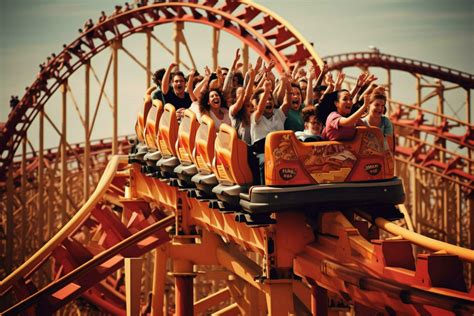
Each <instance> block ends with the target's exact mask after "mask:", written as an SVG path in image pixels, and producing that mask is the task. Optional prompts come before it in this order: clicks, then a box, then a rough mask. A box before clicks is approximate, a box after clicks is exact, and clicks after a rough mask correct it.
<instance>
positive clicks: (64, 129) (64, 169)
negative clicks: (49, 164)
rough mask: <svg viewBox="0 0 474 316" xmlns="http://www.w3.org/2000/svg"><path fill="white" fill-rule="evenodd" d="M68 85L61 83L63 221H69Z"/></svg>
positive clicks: (64, 222)
mask: <svg viewBox="0 0 474 316" xmlns="http://www.w3.org/2000/svg"><path fill="white" fill-rule="evenodd" d="M67 86H68V83H67V81H65V82H64V83H63V84H62V85H61V93H62V121H61V204H60V207H61V222H62V224H63V225H64V224H66V222H67V217H68V215H67V176H68V173H67V90H68V89H67Z"/></svg>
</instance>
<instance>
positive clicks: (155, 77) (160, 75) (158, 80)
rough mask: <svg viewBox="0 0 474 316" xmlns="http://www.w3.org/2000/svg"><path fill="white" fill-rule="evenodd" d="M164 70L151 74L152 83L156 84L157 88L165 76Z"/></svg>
mask: <svg viewBox="0 0 474 316" xmlns="http://www.w3.org/2000/svg"><path fill="white" fill-rule="evenodd" d="M165 72H166V70H165V68H160V69H158V70H157V71H155V72H154V73H153V78H152V80H153V83H154V84H156V85H157V86H160V85H161V81H162V80H163V77H164V75H165Z"/></svg>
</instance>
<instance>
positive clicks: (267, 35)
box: [0, 1, 322, 176]
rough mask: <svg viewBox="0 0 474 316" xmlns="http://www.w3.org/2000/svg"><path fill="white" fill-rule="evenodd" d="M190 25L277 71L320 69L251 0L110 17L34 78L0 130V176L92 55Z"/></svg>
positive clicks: (166, 6)
mask: <svg viewBox="0 0 474 316" xmlns="http://www.w3.org/2000/svg"><path fill="white" fill-rule="evenodd" d="M176 22H192V23H201V24H206V25H209V26H211V27H214V28H217V29H222V30H224V31H226V32H228V33H230V34H232V35H233V36H235V37H236V38H238V39H239V40H241V41H242V42H243V43H246V44H247V45H249V46H250V47H251V48H252V49H254V50H255V51H256V52H257V53H258V54H259V55H261V56H262V57H263V58H264V59H265V60H266V61H270V60H273V61H275V64H276V69H277V70H278V71H280V72H281V71H283V70H285V69H287V68H288V66H289V65H291V64H293V63H296V62H298V61H299V60H303V59H310V60H311V61H312V62H313V63H318V64H321V63H322V62H321V60H320V59H319V57H318V56H317V55H316V53H315V52H314V50H313V48H312V47H311V45H310V44H309V43H308V42H307V41H306V40H305V39H304V38H303V37H302V36H301V35H300V34H299V33H298V32H297V31H296V30H295V29H294V28H292V27H291V26H290V25H289V24H288V23H286V22H285V21H284V20H283V19H281V18H280V17H279V16H277V15H276V14H274V13H273V12H271V11H269V10H268V9H266V8H264V7H262V6H260V5H258V4H255V3H253V2H251V1H232V2H228V1H226V2H224V3H220V2H218V1H202V2H190V3H188V2H171V3H157V4H153V5H148V6H143V7H139V8H136V9H133V10H129V11H125V12H122V11H119V12H114V13H113V14H112V15H111V16H110V17H109V18H108V19H106V20H104V21H101V22H99V23H98V24H96V25H94V26H92V27H91V28H89V29H87V30H85V32H83V33H82V35H81V36H80V37H79V38H77V39H75V40H74V41H73V42H72V43H70V44H69V45H67V47H65V48H64V50H63V51H62V52H60V53H59V54H57V57H56V58H54V59H52V60H51V61H50V62H49V63H48V64H47V65H46V66H45V67H44V69H43V70H42V71H41V72H40V73H39V74H38V77H37V79H36V81H35V82H34V83H33V84H32V85H31V86H30V87H29V89H28V90H27V91H26V93H25V95H24V96H23V97H22V98H21V100H20V103H19V104H18V105H17V106H16V107H15V108H14V110H13V111H12V112H11V113H10V115H9V117H8V121H7V122H6V123H5V124H4V125H3V126H2V129H1V134H0V148H1V153H0V175H3V176H5V174H6V173H5V170H6V169H5V168H6V167H7V166H8V165H9V164H10V163H11V161H12V159H13V156H14V153H15V151H16V150H17V148H18V147H19V145H20V142H21V139H22V138H23V135H24V133H25V132H26V131H27V130H28V128H29V126H30V125H31V122H32V121H33V120H34V119H35V118H36V116H37V115H38V113H39V111H40V110H41V109H42V108H43V107H44V105H45V104H46V103H47V102H48V100H49V98H50V97H51V95H52V94H54V93H55V91H56V90H57V89H58V88H59V87H60V86H61V84H62V83H63V82H65V81H67V79H68V78H69V77H70V76H71V75H72V74H73V73H74V72H75V71H77V69H79V68H81V67H82V66H83V65H85V64H87V63H88V61H89V60H90V59H91V58H92V57H93V56H95V55H97V54H99V53H100V52H102V51H103V50H104V49H106V48H107V47H110V46H112V45H120V44H119V42H120V41H121V40H122V39H124V38H126V37H128V36H131V35H133V34H136V33H138V32H143V31H145V30H147V29H152V28H153V27H155V26H157V25H161V24H166V23H176Z"/></svg>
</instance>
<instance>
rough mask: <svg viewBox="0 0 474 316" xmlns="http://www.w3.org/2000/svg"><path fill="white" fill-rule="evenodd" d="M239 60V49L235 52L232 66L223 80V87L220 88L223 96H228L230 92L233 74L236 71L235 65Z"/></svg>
mask: <svg viewBox="0 0 474 316" xmlns="http://www.w3.org/2000/svg"><path fill="white" fill-rule="evenodd" d="M239 60H240V48H237V50H236V51H235V56H234V61H233V62H232V66H231V67H230V69H229V71H228V72H227V76H226V77H225V80H224V86H223V87H222V92H223V93H224V95H225V96H229V95H230V93H231V91H232V87H233V86H232V85H233V80H234V74H235V71H236V70H237V64H238V62H239Z"/></svg>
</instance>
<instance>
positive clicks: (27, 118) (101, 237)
mask: <svg viewBox="0 0 474 316" xmlns="http://www.w3.org/2000/svg"><path fill="white" fill-rule="evenodd" d="M185 22H193V23H202V24H206V25H209V26H211V27H213V30H214V32H218V31H219V30H224V31H226V32H228V33H230V34H231V35H232V36H234V37H236V38H237V39H238V40H240V41H242V42H243V43H244V45H245V46H244V51H245V50H246V49H248V47H250V48H252V49H253V50H254V51H255V52H257V54H258V55H260V56H262V57H263V58H264V59H265V60H266V61H271V60H272V61H274V62H275V64H276V65H277V66H276V70H277V71H279V72H282V71H285V70H287V69H289V68H290V67H291V66H293V65H295V64H296V63H297V62H298V61H300V60H309V61H311V62H313V63H315V64H319V65H322V63H323V61H322V59H321V58H319V57H318V56H317V54H316V53H315V52H314V49H313V48H312V47H311V45H310V44H309V43H308V42H307V41H306V40H305V39H304V38H302V36H301V35H300V34H299V33H298V32H297V31H296V30H295V29H294V28H293V27H291V25H289V24H288V23H287V22H285V21H284V20H283V19H282V18H281V17H279V16H277V15H276V14H274V13H272V12H270V11H269V10H268V9H266V8H264V7H262V6H260V5H257V4H255V3H253V2H251V1H222V2H220V1H195V2H194V1H193V2H167V3H154V4H143V5H140V6H137V7H136V8H132V9H130V10H120V11H118V10H116V11H115V12H114V13H113V14H111V15H110V16H109V17H107V19H102V20H101V21H99V22H98V23H97V24H96V25H94V26H91V27H90V28H89V29H87V30H85V31H84V33H83V34H81V36H80V37H79V38H77V39H75V40H74V41H73V42H72V43H71V44H69V45H65V47H64V50H63V51H62V52H61V53H59V54H58V55H57V57H56V59H53V60H52V61H51V62H50V63H49V64H48V65H47V67H45V68H44V69H43V70H42V71H41V72H40V74H39V75H38V78H37V79H36V81H35V82H34V83H33V84H32V85H31V86H30V88H29V89H28V90H27V92H26V94H25V95H24V96H23V98H22V99H21V101H20V103H19V104H18V106H16V107H15V108H14V109H13V110H12V112H11V113H10V115H9V118H8V121H7V122H6V123H4V124H2V126H1V131H2V132H1V135H0V147H1V151H2V154H1V156H0V170H1V175H2V183H1V186H0V190H1V192H2V201H1V204H0V205H2V228H3V234H2V236H1V237H2V245H4V249H5V252H4V253H5V256H4V258H3V262H4V264H3V265H2V266H3V268H2V269H3V271H2V274H3V276H4V278H3V279H2V281H1V283H0V293H1V295H2V303H1V310H2V314H5V315H18V314H25V315H30V314H39V315H48V314H53V313H56V312H60V313H64V314H71V313H72V311H74V310H76V311H80V312H88V313H91V314H94V313H96V314H101V313H102V314H117V315H125V314H130V315H139V314H143V315H145V314H152V315H168V314H173V313H175V314H176V315H193V314H196V315H198V314H211V313H212V314H215V315H238V314H245V315H247V314H249V315H262V314H271V315H287V314H295V315H306V314H308V315H309V314H312V315H336V314H340V313H346V314H348V313H352V314H354V313H355V314H356V315H472V314H473V313H474V290H473V288H472V280H473V273H472V264H473V263H474V251H473V250H471V249H472V248H473V242H472V238H473V237H472V236H473V234H474V229H473V227H474V226H473V225H474V219H473V215H472V214H474V213H473V212H472V189H473V188H474V183H473V181H474V176H473V172H472V170H473V160H472V150H473V148H474V133H473V125H472V124H471V123H470V117H471V113H470V92H471V90H472V89H473V88H474V78H473V75H470V74H466V73H463V72H460V71H455V70H451V69H447V68H445V67H441V66H437V65H432V64H428V63H424V62H420V61H414V60H410V59H407V58H401V57H396V56H391V55H387V54H382V53H380V52H359V53H350V54H343V55H337V56H329V57H326V58H325V59H324V60H326V61H327V62H328V64H329V68H330V69H331V70H333V71H338V70H342V69H348V68H349V67H358V68H363V69H369V67H372V68H382V69H384V70H385V71H386V72H387V83H386V84H385V85H386V87H387V90H388V95H389V97H390V95H391V93H392V88H394V87H392V83H391V72H392V71H402V72H406V73H409V74H413V75H414V78H415V80H416V88H417V89H416V93H417V95H416V99H417V100H416V102H415V103H414V104H407V103H401V102H397V101H394V100H392V99H390V105H391V106H390V108H389V111H390V117H391V119H392V121H393V122H394V125H395V127H396V137H397V139H396V148H395V151H394V156H392V154H391V153H390V152H385V151H384V150H383V145H382V140H381V138H382V136H381V134H380V131H378V130H377V129H374V128H367V127H364V128H358V130H357V136H356V138H355V139H354V140H353V141H351V142H318V143H301V142H299V141H297V140H296V138H295V137H294V135H293V133H291V132H288V131H281V132H275V133H272V134H269V135H268V136H267V139H266V144H265V158H266V159H265V161H266V163H265V185H259V184H256V183H255V182H254V173H253V172H252V171H251V168H250V167H249V166H248V164H247V159H246V157H247V146H246V144H244V143H243V142H242V141H240V140H239V139H238V137H237V135H236V132H235V130H234V129H233V128H231V127H230V126H227V125H225V124H224V125H222V126H221V127H220V128H219V129H218V130H216V128H215V126H214V123H213V121H212V120H210V119H208V118H207V117H203V119H202V122H201V123H199V122H198V121H197V120H196V117H195V115H194V114H193V113H192V112H191V111H189V110H187V111H185V115H184V117H183V118H182V119H181V122H180V124H178V121H177V118H176V112H175V109H174V107H173V105H171V104H161V103H160V102H156V103H155V104H154V106H153V105H151V104H149V103H145V104H144V105H143V107H141V108H140V110H139V112H138V115H137V125H136V135H133V136H132V137H130V136H129V137H125V138H121V137H119V136H118V132H117V120H116V116H115V115H116V113H117V106H118V105H117V103H118V102H117V98H116V90H117V84H116V76H114V98H113V99H114V100H113V101H112V102H110V103H111V104H110V105H111V108H112V113H113V115H114V120H113V124H114V126H113V136H112V138H111V139H103V140H99V141H91V140H90V135H91V133H90V132H91V129H92V127H93V126H94V122H95V116H96V114H97V108H96V111H95V114H94V115H92V120H90V118H91V117H90V113H89V99H88V98H89V97H87V98H86V100H87V101H86V104H87V106H86V110H85V113H86V114H85V115H84V117H82V120H83V123H84V125H85V131H86V132H85V142H84V144H77V145H74V144H69V143H68V142H67V140H66V130H67V127H66V124H65V119H64V117H63V118H62V121H61V126H60V127H57V125H56V123H55V122H54V119H52V118H50V117H49V116H48V115H47V113H46V112H45V105H46V103H47V102H48V100H49V99H50V98H51V96H52V95H53V94H54V93H55V92H56V90H58V89H60V90H61V91H60V93H61V94H62V102H63V103H62V105H63V108H64V109H66V108H67V103H66V99H67V95H68V93H71V92H70V91H71V90H70V87H69V86H68V79H69V77H71V76H72V75H73V73H74V72H76V71H77V70H78V69H79V68H81V67H84V69H85V71H86V78H87V79H86V89H85V91H89V79H88V78H89V75H90V73H91V72H93V73H94V71H93V67H92V58H93V57H94V56H95V55H97V54H99V53H101V52H102V51H104V50H105V49H106V48H108V47H111V50H112V53H111V57H110V60H109V64H108V67H107V73H108V71H109V69H110V67H111V65H113V67H112V68H114V69H117V67H118V61H117V53H118V50H119V49H121V50H124V51H126V48H125V47H124V46H123V43H122V40H123V39H124V38H126V37H128V36H130V35H133V34H145V36H146V38H147V40H148V41H150V40H151V39H153V38H154V35H153V33H152V30H153V28H154V27H155V26H159V25H161V24H165V23H174V24H175V35H176V36H175V39H176V44H180V43H182V44H184V45H185V46H186V47H187V44H186V40H185V39H184V37H183V23H185ZM217 37H218V36H217ZM217 37H216V38H217ZM178 46H179V45H176V46H175V48H176V49H175V51H174V57H175V58H176V62H177V63H181V64H182V63H183V62H182V60H181V58H180V54H179V48H177V47H178ZM147 47H149V46H147ZM213 53H214V54H213V57H214V64H217V49H214V50H213ZM247 55H248V54H247ZM244 57H245V54H244ZM247 58H248V57H247ZM191 60H192V58H191ZM246 63H248V60H244V64H246ZM141 66H143V65H141ZM143 68H145V69H146V70H147V71H146V75H147V84H148V85H149V83H150V68H151V63H150V50H149V49H148V53H147V63H146V66H144V67H143ZM115 73H116V70H115ZM96 77H97V76H96ZM105 78H107V74H106V75H105ZM427 78H436V79H437V80H436V82H435V83H431V82H430V79H427ZM443 82H448V84H445V83H443ZM100 85H101V89H100V96H99V102H98V104H99V103H100V99H102V97H104V98H105V99H108V97H107V96H106V93H105V89H104V86H105V79H104V82H102V83H101V84H100ZM448 85H450V86H448ZM423 89H425V90H426V89H431V90H432V91H431V92H430V93H429V94H427V95H425V96H423V94H422V91H423ZM455 89H458V90H462V91H465V92H466V95H467V97H466V104H465V107H466V113H465V119H463V118H459V116H458V115H457V114H456V113H457V112H458V111H452V112H455V113H453V115H448V114H445V113H446V112H449V111H448V110H447V109H446V108H445V105H446V102H445V101H446V99H447V98H448V96H447V93H445V92H446V91H448V90H455ZM86 94H87V95H88V92H86ZM435 98H438V103H437V104H436V105H435V107H436V109H432V108H430V107H426V106H425V107H424V106H423V105H424V104H427V103H428V102H429V101H430V100H432V99H435ZM98 104H97V107H98ZM45 119H46V120H47V121H48V122H49V123H50V124H51V125H52V126H53V127H54V129H55V130H56V132H57V133H58V134H59V135H60V137H61V141H60V147H59V148H58V149H51V150H45V149H44V146H43V138H44V135H41V130H42V127H41V126H43V125H44V120H45ZM34 120H39V121H40V145H39V148H38V149H37V150H36V149H35V150H33V151H32V152H31V153H28V152H27V147H28V146H30V147H33V145H32V144H31V143H29V140H28V138H27V131H28V129H29V128H30V127H31V124H32V122H33V121H34ZM135 137H136V138H137V139H138V142H137V143H133V142H132V141H131V139H132V138H135ZM131 143H132V144H131ZM20 147H21V154H20V156H17V157H15V153H16V151H17V149H18V148H20ZM33 149H34V148H33ZM127 154H128V155H127ZM312 158H313V159H312ZM58 180H59V181H58ZM58 182H59V185H58ZM93 186H94V187H95V189H94V190H91V187H93ZM403 204H404V205H403ZM46 209H48V211H45V210H46ZM402 224H405V225H406V226H407V227H408V229H406V228H403V227H402V226H403V225H402ZM35 226H36V227H35ZM58 229H59V230H58ZM28 235H30V236H33V235H34V236H35V238H27V236H28ZM428 236H431V237H432V238H430V237H428ZM25 259H26V260H25ZM143 267H144V268H143Z"/></svg>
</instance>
